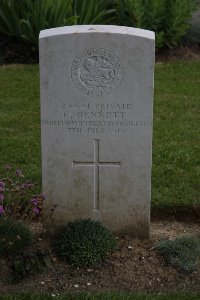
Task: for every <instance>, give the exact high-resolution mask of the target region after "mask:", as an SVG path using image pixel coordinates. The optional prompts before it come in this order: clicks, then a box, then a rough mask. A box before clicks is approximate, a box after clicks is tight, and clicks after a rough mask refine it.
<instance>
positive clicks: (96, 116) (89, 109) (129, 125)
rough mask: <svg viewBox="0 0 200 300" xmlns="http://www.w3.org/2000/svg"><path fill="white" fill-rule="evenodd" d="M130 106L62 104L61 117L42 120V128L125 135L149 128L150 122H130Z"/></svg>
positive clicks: (127, 104)
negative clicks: (136, 129)
mask: <svg viewBox="0 0 200 300" xmlns="http://www.w3.org/2000/svg"><path fill="white" fill-rule="evenodd" d="M132 106H133V105H132V104H130V103H126V104H119V103H111V104H105V103H98V104H95V103H86V104H83V105H79V104H65V103H63V104H62V106H61V117H60V118H59V119H54V120H49V119H43V120H42V126H56V127H63V128H65V130H66V132H68V133H78V134H103V133H111V134H113V133H114V134H125V133H126V132H128V131H130V130H131V129H133V128H136V127H151V126H152V123H151V122H150V121H144V120H131V112H132V109H133V107H132Z"/></svg>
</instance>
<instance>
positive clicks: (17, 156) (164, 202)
mask: <svg viewBox="0 0 200 300" xmlns="http://www.w3.org/2000/svg"><path fill="white" fill-rule="evenodd" d="M0 82H1V89H0V107H1V110H0V130H1V136H0V166H1V167H2V166H3V165H5V164H8V163H10V164H12V165H14V167H16V168H21V169H22V170H23V171H24V173H25V174H27V175H28V177H29V178H30V179H32V180H33V181H34V182H35V181H36V182H38V183H39V184H40V183H41V163H40V115H39V107H40V104H39V70H38V66H35V65H33V66H30V65H29V66H8V67H5V66H3V67H0ZM199 107H200V63H199V62H176V63H164V64H163V63H162V64H157V65H156V72H155V101H154V142H153V176H152V206H153V208H157V207H162V208H163V207H171V206H182V207H183V206H186V207H187V206H193V205H197V204H199V199H198V193H199V191H200V189H199V188H200V186H199V178H200V164H199V162H200V154H199V152H200V151H199V144H200V143H199V137H200V126H199V125H200V123H199V121H200V120H198V117H199V115H198V110H199Z"/></svg>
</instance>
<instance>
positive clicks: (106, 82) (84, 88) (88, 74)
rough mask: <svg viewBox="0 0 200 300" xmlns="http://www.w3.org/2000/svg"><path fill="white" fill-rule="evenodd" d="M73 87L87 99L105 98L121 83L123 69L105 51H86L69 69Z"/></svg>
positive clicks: (111, 54)
mask: <svg viewBox="0 0 200 300" xmlns="http://www.w3.org/2000/svg"><path fill="white" fill-rule="evenodd" d="M71 75H72V81H73V83H74V85H75V87H76V88H77V89H78V90H79V91H80V92H81V93H83V94H85V95H87V96H89V97H95V96H106V95H108V94H110V93H112V92H113V91H114V90H115V89H116V88H117V87H118V86H119V85H120V83H121V81H122V78H123V68H122V65H121V62H120V60H119V58H118V57H117V56H116V55H115V54H113V53H112V52H111V51H108V50H106V49H102V48H99V49H88V50H87V51H86V52H85V54H84V55H83V56H81V57H76V58H75V60H74V61H73V64H72V68H71Z"/></svg>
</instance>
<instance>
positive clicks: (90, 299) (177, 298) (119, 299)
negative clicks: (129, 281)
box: [0, 293, 199, 300]
mask: <svg viewBox="0 0 200 300" xmlns="http://www.w3.org/2000/svg"><path fill="white" fill-rule="evenodd" d="M44 299H45V300H50V299H55V300H57V299H60V300H169V299H170V300H199V295H195V294H194V295H183V294H180V295H159V296H158V295H133V294H112V293H110V294H99V295H92V294H76V295H70V294H69V295H62V296H61V295H54V294H53V297H52V295H51V294H49V295H47V294H45V295H36V294H35V295H33V294H22V295H7V296H6V295H5V296H1V295H0V300H44Z"/></svg>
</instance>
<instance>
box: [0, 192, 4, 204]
mask: <svg viewBox="0 0 200 300" xmlns="http://www.w3.org/2000/svg"><path fill="white" fill-rule="evenodd" d="M3 198H4V197H3V195H2V194H0V202H2V201H3Z"/></svg>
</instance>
